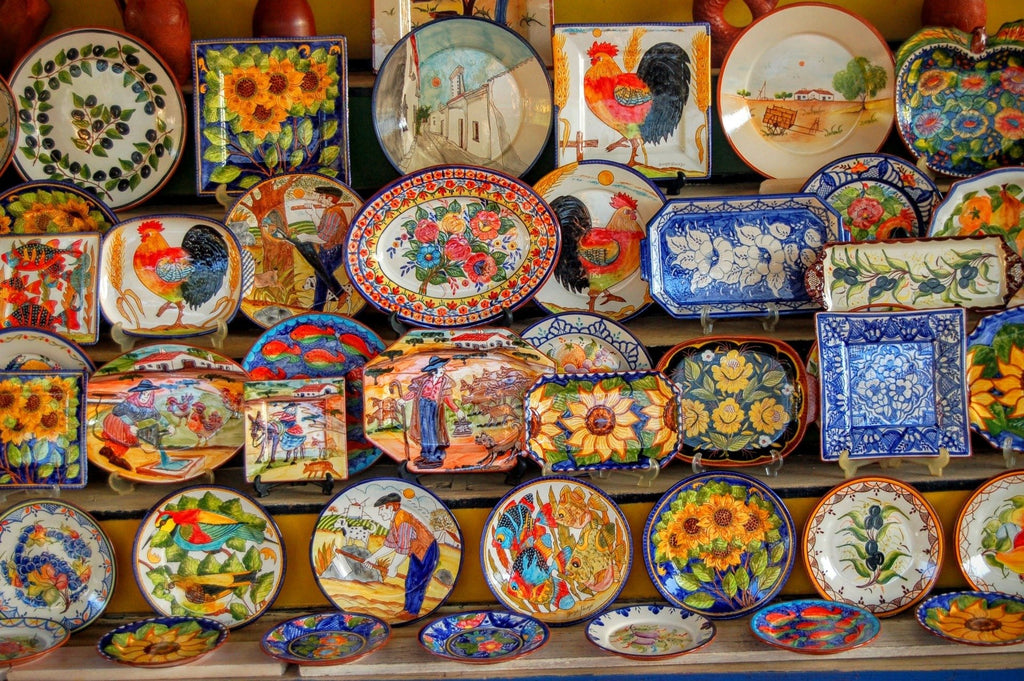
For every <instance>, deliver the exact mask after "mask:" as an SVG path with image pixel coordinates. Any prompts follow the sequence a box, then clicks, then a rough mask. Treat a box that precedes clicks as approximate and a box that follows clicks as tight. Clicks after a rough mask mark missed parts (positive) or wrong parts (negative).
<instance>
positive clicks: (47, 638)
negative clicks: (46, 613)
mask: <svg viewBox="0 0 1024 681" xmlns="http://www.w3.org/2000/svg"><path fill="white" fill-rule="evenodd" d="M70 635H71V632H69V631H68V629H67V627H65V626H64V625H63V624H61V623H60V622H56V621H54V620H49V619H43V618H41V617H5V618H3V619H0V664H3V665H5V666H8V667H16V666H18V665H19V664H25V663H26V662H32V661H33V660H38V659H39V658H41V657H43V656H44V655H47V654H49V653H50V652H52V651H54V650H56V649H57V648H60V647H61V646H62V645H64V644H65V643H67V641H68V638H69V637H70Z"/></svg>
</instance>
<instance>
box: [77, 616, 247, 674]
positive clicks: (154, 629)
mask: <svg viewBox="0 0 1024 681" xmlns="http://www.w3.org/2000/svg"><path fill="white" fill-rule="evenodd" d="M227 638H228V629H227V627H225V626H224V625H223V624H221V623H220V622H217V621H215V620H211V619H207V618H205V617H150V618H149V619H144V620H138V621H135V622H129V623H128V624H124V625H121V626H120V627H117V628H116V629H113V630H111V631H108V632H107V633H106V634H104V635H103V636H102V637H101V638H100V640H99V643H97V644H96V650H97V651H98V652H99V654H100V655H102V656H103V657H104V658H106V659H108V660H110V661H111V662H117V663H118V664H125V665H129V666H132V667H144V668H154V667H174V666H176V665H179V664H185V663H187V662H194V661H196V660H198V659H199V658H201V657H203V656H204V655H207V654H209V653H212V652H213V651H214V650H216V649H217V648H219V647H221V645H222V644H223V643H224V642H225V641H226V640H227Z"/></svg>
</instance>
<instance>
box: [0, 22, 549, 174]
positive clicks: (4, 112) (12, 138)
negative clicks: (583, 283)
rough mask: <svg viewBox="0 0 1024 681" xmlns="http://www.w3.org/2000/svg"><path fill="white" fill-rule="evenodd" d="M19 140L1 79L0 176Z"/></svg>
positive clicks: (14, 109) (13, 106) (13, 112)
mask: <svg viewBox="0 0 1024 681" xmlns="http://www.w3.org/2000/svg"><path fill="white" fill-rule="evenodd" d="M552 4H554V3H552ZM17 140H18V107H17V105H16V104H15V102H14V93H12V92H11V86H10V85H8V84H7V81H6V80H4V79H3V78H2V77H0V174H2V173H3V172H4V171H5V170H7V164H9V163H10V162H11V157H12V156H14V149H15V147H16V146H17Z"/></svg>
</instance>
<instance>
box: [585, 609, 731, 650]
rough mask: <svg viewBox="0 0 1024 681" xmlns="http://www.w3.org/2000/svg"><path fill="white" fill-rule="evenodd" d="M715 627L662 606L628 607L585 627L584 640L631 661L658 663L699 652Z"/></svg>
mask: <svg viewBox="0 0 1024 681" xmlns="http://www.w3.org/2000/svg"><path fill="white" fill-rule="evenodd" d="M715 633H716V629H715V623H714V622H712V621H711V620H709V619H708V618H707V617H704V616H703V615H698V614H697V613H695V612H690V611H689V610H684V609H683V608H674V607H671V606H666V605H630V606H626V607H623V608H618V609H616V610H609V611H607V612H604V613H602V614H600V615H598V616H597V617H595V618H594V619H592V620H590V623H589V624H587V629H586V635H587V640H588V641H590V642H591V643H593V644H594V645H596V646H597V647H598V648H600V649H601V650H604V651H607V652H609V653H614V654H615V655H621V656H622V657H628V658H630V659H633V660H662V659H666V658H670V657H677V656H679V655H685V654H687V653H692V652H693V651H695V650H700V649H701V648H703V647H704V646H706V645H707V644H709V643H711V641H712V640H713V639H714V638H715Z"/></svg>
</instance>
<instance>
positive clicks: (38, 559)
mask: <svg viewBox="0 0 1024 681" xmlns="http://www.w3.org/2000/svg"><path fill="white" fill-rule="evenodd" d="M0 556H2V559H0V562H2V567H3V569H2V570H0V584H2V585H3V588H2V589H0V612H3V613H4V616H5V617H22V616H24V617H39V616H43V615H46V616H48V617H55V618H56V620H57V621H58V622H60V623H61V624H62V625H64V627H66V628H67V629H68V630H69V631H70V632H71V633H74V632H76V631H78V630H80V629H84V628H85V627H87V626H89V624H91V623H92V622H93V621H94V620H95V619H96V618H97V617H99V616H100V615H102V614H103V610H104V609H105V608H106V607H107V604H108V603H109V602H110V599H111V597H112V596H113V594H114V578H115V573H116V566H115V563H114V547H113V545H112V544H111V543H110V540H109V539H108V538H107V535H106V534H105V533H104V532H103V528H101V527H100V525H99V523H97V522H96V520H95V519H94V518H93V517H92V516H91V515H89V514H88V513H86V512H85V511H83V510H82V509H80V508H78V507H76V506H72V505H71V504H68V503H66V502H61V501H55V500H49V499H32V500H30V501H23V502H21V503H20V504H17V505H15V506H12V507H11V508H8V509H7V510H6V511H4V512H3V513H2V514H0Z"/></svg>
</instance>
